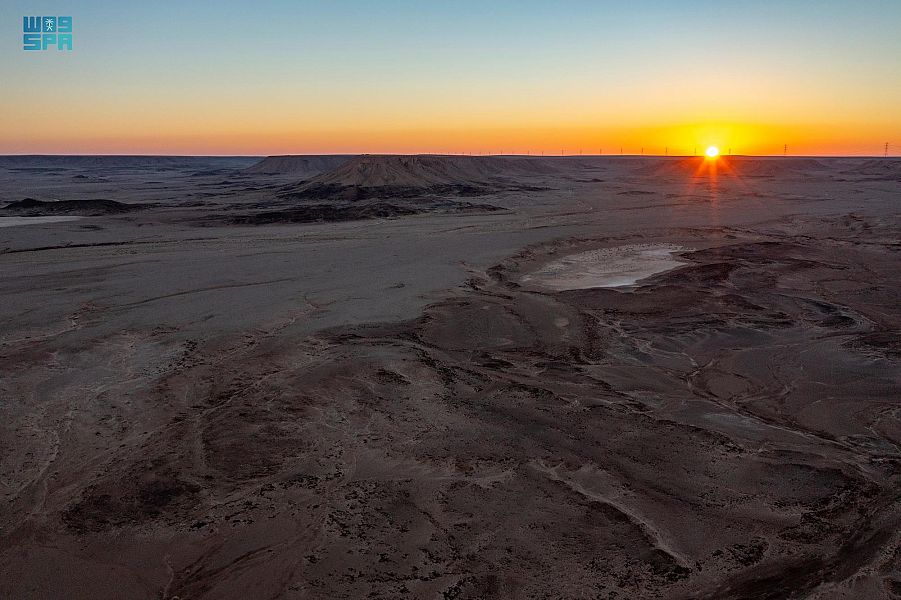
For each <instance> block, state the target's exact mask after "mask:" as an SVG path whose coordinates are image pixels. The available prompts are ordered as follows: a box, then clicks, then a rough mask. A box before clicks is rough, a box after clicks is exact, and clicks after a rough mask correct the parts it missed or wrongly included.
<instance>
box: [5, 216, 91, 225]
mask: <svg viewBox="0 0 901 600" xmlns="http://www.w3.org/2000/svg"><path fill="white" fill-rule="evenodd" d="M81 218H82V217H2V218H0V227H18V226H21V225H41V224H43V223H65V222H67V221H77V220H78V219H81Z"/></svg>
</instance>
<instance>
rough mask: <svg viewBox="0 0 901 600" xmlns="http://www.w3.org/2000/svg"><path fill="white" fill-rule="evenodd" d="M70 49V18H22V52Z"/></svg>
mask: <svg viewBox="0 0 901 600" xmlns="http://www.w3.org/2000/svg"><path fill="white" fill-rule="evenodd" d="M49 48H56V49H57V50H71V49H72V17H22V49H23V50H47V49H49Z"/></svg>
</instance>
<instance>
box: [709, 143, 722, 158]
mask: <svg viewBox="0 0 901 600" xmlns="http://www.w3.org/2000/svg"><path fill="white" fill-rule="evenodd" d="M706 154H707V158H716V157H717V156H719V155H720V149H719V148H717V147H716V146H710V147H709V148H707V152H706Z"/></svg>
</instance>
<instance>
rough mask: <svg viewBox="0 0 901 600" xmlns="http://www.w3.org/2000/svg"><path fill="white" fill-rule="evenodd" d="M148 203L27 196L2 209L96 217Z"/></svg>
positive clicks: (29, 214)
mask: <svg viewBox="0 0 901 600" xmlns="http://www.w3.org/2000/svg"><path fill="white" fill-rule="evenodd" d="M148 206H149V205H147V204H125V203H123V202H116V201H115V200H104V199H99V198H98V199H92V200H57V201H52V202H45V201H43V200H35V199H34V198H25V199H24V200H19V201H17V202H10V203H9V204H7V205H6V206H4V207H3V208H2V209H0V210H2V212H3V213H6V214H9V215H11V216H13V215H14V216H19V217H43V216H49V215H79V216H85V217H94V216H99V215H111V214H121V213H127V212H132V211H135V210H142V209H144V208H147V207H148Z"/></svg>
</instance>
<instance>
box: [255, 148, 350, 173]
mask: <svg viewBox="0 0 901 600" xmlns="http://www.w3.org/2000/svg"><path fill="white" fill-rule="evenodd" d="M352 158H354V155H353V154H324V155H284V156H267V157H266V158H264V159H263V160H261V161H260V162H258V163H256V164H255V165H252V166H250V167H248V168H246V169H244V172H245V173H251V174H259V175H276V174H290V175H297V176H298V177H300V178H302V179H307V178H309V177H313V176H315V175H319V174H320V173H325V172H326V171H331V170H333V169H336V168H338V167H340V166H341V165H343V164H344V163H346V162H347V161H349V160H351V159H352Z"/></svg>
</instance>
